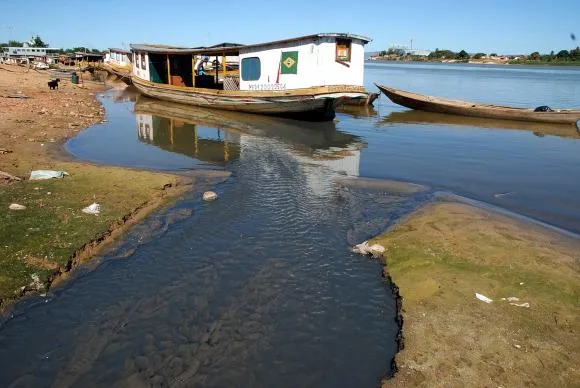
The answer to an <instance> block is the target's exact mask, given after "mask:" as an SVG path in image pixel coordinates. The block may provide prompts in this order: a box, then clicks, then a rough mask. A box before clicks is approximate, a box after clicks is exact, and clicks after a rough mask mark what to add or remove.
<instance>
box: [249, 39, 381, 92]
mask: <svg viewBox="0 0 580 388" xmlns="http://www.w3.org/2000/svg"><path fill="white" fill-rule="evenodd" d="M369 41H370V39H368V38H364V37H360V36H355V35H344V34H318V35H312V36H307V37H303V38H297V39H291V40H287V41H280V42H273V43H267V44H262V45H252V46H246V47H240V49H239V50H240V68H241V71H240V90H276V89H299V88H309V87H315V86H329V85H356V86H363V74H364V45H365V44H366V43H368V42H369Z"/></svg>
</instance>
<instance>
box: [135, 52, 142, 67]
mask: <svg viewBox="0 0 580 388" xmlns="http://www.w3.org/2000/svg"><path fill="white" fill-rule="evenodd" d="M135 65H136V66H137V69H140V68H141V53H135Z"/></svg>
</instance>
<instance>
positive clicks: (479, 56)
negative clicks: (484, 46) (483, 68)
mask: <svg viewBox="0 0 580 388" xmlns="http://www.w3.org/2000/svg"><path fill="white" fill-rule="evenodd" d="M483 57H485V53H477V54H475V55H474V56H473V59H481V58H483Z"/></svg>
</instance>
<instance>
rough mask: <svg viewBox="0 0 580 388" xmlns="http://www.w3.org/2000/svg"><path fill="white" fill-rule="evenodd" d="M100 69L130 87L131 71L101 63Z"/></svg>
mask: <svg viewBox="0 0 580 388" xmlns="http://www.w3.org/2000/svg"><path fill="white" fill-rule="evenodd" d="M99 67H100V68H101V69H103V70H105V71H106V72H108V73H109V74H111V75H114V76H116V77H117V79H119V80H120V81H122V82H123V83H125V84H126V85H132V84H133V82H132V80H131V69H130V68H127V67H123V66H115V65H111V64H108V63H103V64H101V65H100V66H99Z"/></svg>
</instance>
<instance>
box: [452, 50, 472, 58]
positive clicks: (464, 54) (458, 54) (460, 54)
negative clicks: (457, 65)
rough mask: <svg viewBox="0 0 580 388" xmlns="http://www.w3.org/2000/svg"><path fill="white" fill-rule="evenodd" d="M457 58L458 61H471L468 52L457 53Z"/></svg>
mask: <svg viewBox="0 0 580 388" xmlns="http://www.w3.org/2000/svg"><path fill="white" fill-rule="evenodd" d="M455 58H457V59H469V54H468V53H467V51H465V50H461V51H460V52H458V53H457V55H456V57H455Z"/></svg>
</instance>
